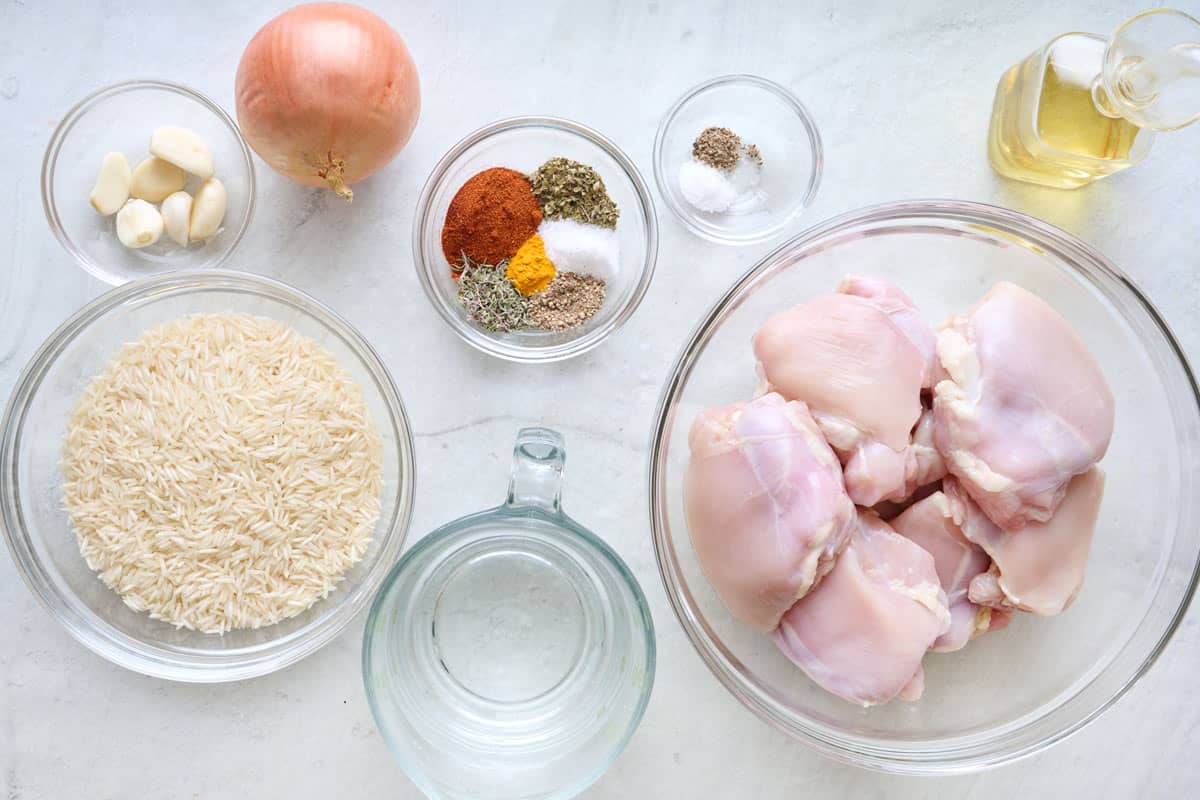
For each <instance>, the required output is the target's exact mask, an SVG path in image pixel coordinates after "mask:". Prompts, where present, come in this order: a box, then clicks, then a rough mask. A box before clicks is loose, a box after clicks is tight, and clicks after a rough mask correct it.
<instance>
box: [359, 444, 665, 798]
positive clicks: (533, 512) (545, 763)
mask: <svg viewBox="0 0 1200 800" xmlns="http://www.w3.org/2000/svg"><path fill="white" fill-rule="evenodd" d="M565 457H566V450H565V447H564V443H563V438H562V436H561V435H560V434H559V433H557V432H556V431H553V430H550V429H548V428H525V429H523V430H522V431H520V433H518V435H517V442H516V445H515V447H514V448H513V462H512V472H511V475H510V479H509V488H508V497H507V499H506V501H505V503H504V504H503V505H502V506H500V507H498V508H494V509H491V510H490V511H483V512H480V513H478V514H471V515H470V516H467V517H463V518H461V519H458V520H455V521H454V522H451V523H448V524H446V525H443V526H442V527H441V528H438V529H437V530H436V531H434V532H433V533H431V534H429V535H428V536H426V537H425V538H423V539H421V541H420V542H418V543H417V545H416V546H415V547H413V548H412V549H411V550H409V551H408V552H407V553H405V555H404V558H402V559H401V560H400V563H399V564H397V565H396V567H395V569H393V570H392V572H391V574H389V575H388V577H387V580H385V581H384V583H383V588H381V589H380V590H379V594H378V595H377V596H376V598H375V602H374V603H373V604H372V606H371V613H370V615H369V616H368V617H367V625H366V628H365V630H364V632H363V651H362V667H363V683H364V685H365V687H366V692H367V700H368V702H369V703H370V706H371V712H372V714H374V716H375V723H376V725H378V726H379V730H380V732H381V733H382V734H383V738H384V741H385V742H387V744H388V746H389V747H390V748H391V750H392V752H393V753H394V754H395V756H396V758H397V759H398V760H399V761H400V764H401V766H403V767H404V770H405V771H406V772H407V773H408V775H409V777H410V778H412V780H413V782H414V783H416V784H417V786H419V787H420V788H421V790H422V791H423V792H425V794H426V795H428V796H429V797H430V798H432V799H433V800H567V799H568V798H572V797H575V796H576V795H577V794H579V793H580V792H582V791H583V790H584V789H585V788H587V787H588V786H589V785H591V784H592V783H593V782H594V781H595V780H596V779H597V778H599V777H600V776H601V775H602V774H604V772H605V770H607V769H608V768H609V766H611V765H612V763H613V761H614V760H615V759H616V758H617V756H618V755H620V753H621V751H622V750H623V749H624V748H625V745H626V744H627V743H628V742H629V739H630V737H631V736H632V735H633V732H634V731H635V730H636V729H637V726H638V723H639V722H640V721H641V719H642V715H643V713H645V710H646V704H647V703H648V702H649V700H650V692H651V689H652V688H653V686H654V670H655V657H656V654H655V644H654V622H653V620H652V618H651V616H650V609H649V607H648V606H647V604H646V597H645V595H643V594H642V590H641V587H639V586H638V583H637V579H636V578H634V576H633V574H632V573H631V572H630V571H629V568H628V567H627V566H626V565H625V562H623V561H622V560H621V558H620V556H618V555H617V554H616V553H615V552H613V550H612V548H610V547H609V546H608V545H607V544H605V543H604V541H603V540H602V539H600V538H599V537H597V536H596V535H595V534H593V533H591V532H590V531H588V530H587V529H585V528H584V527H582V526H581V525H579V524H578V523H577V522H575V521H574V520H573V519H571V518H570V517H569V516H567V515H566V514H565V513H564V512H563V510H562V505H561V502H560V495H561V490H562V473H563V464H564V461H565Z"/></svg>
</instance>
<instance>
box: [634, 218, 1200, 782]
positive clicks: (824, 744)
mask: <svg viewBox="0 0 1200 800" xmlns="http://www.w3.org/2000/svg"><path fill="white" fill-rule="evenodd" d="M848 272H857V273H867V274H870V273H874V274H879V275H882V276H884V277H886V278H888V279H890V280H893V281H895V282H896V283H897V284H898V285H899V286H901V287H902V288H903V289H904V290H905V291H906V292H908V293H909V294H910V295H911V296H912V298H913V300H914V301H915V302H916V303H917V305H918V306H919V307H920V308H921V311H922V312H923V314H924V316H925V318H926V319H927V320H929V321H931V322H940V321H941V320H943V319H945V318H947V317H948V316H949V315H950V314H951V313H954V312H956V311H962V310H964V309H967V308H969V307H970V306H971V305H972V304H973V303H974V302H975V301H976V300H977V299H978V298H979V297H980V296H981V295H982V294H983V293H984V292H985V291H986V290H987V289H988V288H989V287H990V286H991V285H992V284H993V283H994V282H996V281H1000V280H1008V281H1013V282H1015V283H1017V284H1020V285H1021V286H1024V287H1025V288H1027V289H1030V290H1032V291H1034V292H1036V293H1037V294H1039V295H1040V296H1041V297H1043V298H1044V299H1046V300H1047V301H1048V302H1049V303H1050V304H1051V305H1053V306H1054V307H1055V308H1056V309H1058V311H1060V312H1061V313H1062V314H1063V315H1064V316H1065V317H1066V318H1067V319H1068V320H1069V321H1070V322H1071V323H1072V325H1073V326H1074V327H1075V330H1077V331H1079V332H1080V334H1081V335H1082V336H1083V337H1084V339H1085V340H1086V341H1087V343H1088V346H1089V347H1090V349H1091V351H1092V353H1093V354H1094V355H1095V356H1096V358H1097V360H1098V361H1099V363H1100V365H1101V367H1102V368H1103V370H1104V372H1105V374H1106V376H1107V378H1108V381H1109V383H1110V384H1111V386H1112V389H1113V392H1114V395H1115V397H1116V426H1115V431H1114V434H1113V438H1112V444H1111V446H1110V448H1109V450H1108V454H1107V457H1106V458H1105V459H1104V461H1103V462H1102V465H1103V467H1104V469H1105V471H1106V472H1107V476H1108V482H1107V491H1106V492H1105V495H1104V501H1103V506H1102V507H1101V510H1100V521H1099V523H1098V525H1097V529H1096V534H1095V541H1094V544H1093V548H1092V553H1091V557H1090V560H1089V562H1088V568H1087V577H1086V580H1085V581H1084V584H1083V588H1082V589H1081V591H1080V593H1079V596H1078V597H1077V598H1076V600H1075V602H1074V604H1073V605H1072V606H1071V608H1070V609H1069V610H1068V611H1067V612H1066V613H1064V614H1062V615H1060V616H1057V617H1050V618H1035V617H1033V616H1032V615H1026V614H1020V615H1018V619H1016V620H1014V621H1013V624H1012V625H1011V626H1010V628H1009V629H1008V630H1005V631H1001V632H998V633H995V634H991V635H988V636H985V637H982V638H981V639H978V640H976V641H973V642H971V643H970V644H969V645H968V646H967V647H966V648H965V649H963V650H961V651H959V652H957V653H951V654H936V653H930V654H929V655H928V656H927V657H926V659H925V676H926V679H925V683H926V689H925V695H924V697H923V698H922V699H921V700H920V701H918V702H916V703H905V702H903V701H898V700H897V701H893V702H892V703H889V704H886V705H882V706H875V707H871V708H868V709H864V708H860V707H857V706H855V705H852V704H850V703H848V702H846V701H844V700H841V699H839V698H837V697H834V696H833V695H831V694H828V693H827V692H825V691H824V690H822V689H820V688H818V687H817V686H816V685H815V684H813V683H812V682H811V681H809V680H808V678H807V677H806V676H805V675H804V674H803V673H802V672H800V671H799V669H798V668H796V667H795V666H793V665H792V664H791V662H789V661H788V660H787V659H786V658H785V657H784V656H783V655H782V654H781V653H779V652H778V651H777V650H776V648H775V646H774V645H773V644H772V642H771V640H770V639H769V637H767V636H766V635H763V634H758V633H755V632H754V631H751V630H749V629H748V628H745V627H743V626H742V625H740V624H738V623H737V622H735V621H734V619H733V618H732V617H731V616H730V615H729V613H728V612H727V611H726V610H725V608H724V607H723V606H722V605H721V602H720V601H719V600H718V599H717V597H716V595H715V594H714V593H713V590H712V588H711V587H710V586H709V584H708V582H707V580H706V579H705V578H704V575H703V574H702V572H701V571H700V567H699V564H698V563H697V559H696V555H695V552H694V550H693V548H692V545H691V541H690V538H689V536H688V531H687V525H686V521H685V518H684V513H683V499H682V480H683V474H684V470H685V468H686V465H687V460H688V444H687V433H688V427H689V426H690V425H691V423H692V420H693V419H694V418H695V417H696V415H697V413H699V412H700V410H701V409H703V408H706V407H708V406H713V405H725V404H728V403H732V402H735V401H738V400H745V399H749V398H750V397H751V396H752V395H753V392H754V389H755V383H756V376H755V363H754V356H753V353H752V352H751V347H750V338H751V336H752V335H753V333H754V332H755V330H756V329H757V328H758V326H759V325H760V324H761V323H762V322H763V320H765V319H766V318H767V316H768V315H770V314H773V313H775V312H777V311H780V310H782V309H785V308H787V307H790V306H791V305H794V304H795V303H797V302H800V301H803V300H806V299H808V298H811V297H813V296H815V295H817V294H820V293H826V292H829V291H832V290H833V289H834V287H835V286H836V285H837V283H838V281H839V280H840V279H841V277H842V276H843V275H844V274H845V273H848ZM1198 403H1200V398H1198V396H1197V387H1196V383H1195V380H1194V378H1193V375H1192V372H1191V369H1190V368H1189V366H1188V364H1187V362H1186V360H1185V358H1184V356H1183V353H1182V352H1181V350H1180V348H1179V345H1178V343H1177V342H1176V341H1175V339H1174V337H1173V336H1172V335H1171V332H1170V331H1169V330H1168V329H1167V326H1166V325H1165V323H1164V322H1163V321H1162V319H1161V318H1160V317H1159V315H1158V313H1157V312H1156V311H1155V310H1154V307H1153V306H1152V305H1151V304H1150V302H1149V301H1148V300H1147V299H1146V298H1145V297H1144V296H1143V295H1142V294H1141V292H1140V291H1139V290H1138V289H1137V287H1135V286H1134V285H1133V284H1132V283H1131V282H1130V281H1129V279H1128V278H1126V277H1125V276H1124V275H1123V274H1122V273H1121V272H1120V271H1119V270H1118V269H1117V268H1116V267H1115V266H1113V264H1112V263H1110V262H1109V261H1108V260H1107V259H1106V258H1105V257H1104V256H1102V255H1101V254H1099V253H1098V252H1096V251H1095V250H1093V249H1092V248H1091V247H1089V246H1088V245H1086V244H1084V243H1083V242H1081V241H1079V240H1078V239H1076V238H1074V237H1073V236H1071V235H1069V234H1067V233H1064V232H1063V231H1061V230H1058V229H1057V228H1054V227H1052V226H1050V225H1048V224H1046V223H1044V222H1041V221H1039V220H1036V219H1033V218H1031V217H1028V216H1026V215H1024V214H1020V213H1018V212H1015V211H1009V210H1006V209H1001V208H995V207H992V206H986V205H981V204H977V203H966V202H952V201H915V202H905V203H894V204H888V205H882V206H877V207H874V208H868V209H866V210H862V211H856V212H852V213H850V214H846V215H844V216H840V217H838V218H836V219H833V220H831V221H829V222H826V223H823V224H821V225H818V226H817V227H815V228H813V229H811V230H809V231H807V232H805V233H803V234H801V235H800V236H798V237H796V238H794V239H792V240H790V241H788V242H787V243H786V244H784V245H783V246H782V247H780V248H779V249H777V250H776V251H775V252H773V253H771V254H770V255H768V256H767V257H766V258H764V259H763V260H762V261H761V262H760V263H759V264H758V265H757V266H756V267H754V268H753V269H752V270H750V271H749V272H747V273H746V275H744V276H743V277H742V278H741V279H740V280H739V281H738V282H737V283H736V284H735V285H734V286H733V287H732V288H731V289H730V290H729V291H728V292H727V293H726V294H725V296H724V297H723V298H722V299H721V300H720V301H719V302H718V303H717V304H716V305H715V306H714V307H713V309H712V310H711V311H710V312H709V313H708V315H707V316H706V317H704V319H703V320H702V321H701V323H700V325H699V327H698V328H697V329H696V331H695V333H694V334H693V335H692V338H691V340H690V341H689V342H688V344H687V346H686V347H685V348H684V350H683V353H682V355H681V356H680V357H679V360H678V362H677V363H676V365H675V368H674V370H673V372H672V373H671V375H670V377H669V378H668V380H667V383H666V387H665V389H664V392H663V396H662V400H661V405H660V407H659V413H658V420H657V424H656V428H655V431H654V436H653V450H652V453H651V459H650V476H649V477H650V511H651V516H652V523H653V536H654V545H655V551H656V555H657V558H658V565H659V570H660V572H661V574H662V578H663V581H664V583H665V585H666V590H667V594H668V596H669V598H670V600H671V603H672V605H673V606H674V609H675V613H676V615H677V616H678V617H679V621H680V623H681V624H682V625H683V628H684V630H685V631H686V633H687V635H688V637H689V638H690V639H691V641H692V644H693V645H694V646H695V647H696V649H697V651H699V653H700V655H701V657H702V658H703V660H704V661H705V662H706V663H707V664H708V666H709V668H710V669H711V670H712V672H713V674H715V675H716V676H717V678H718V679H719V680H720V681H721V683H723V684H724V685H725V687H726V688H727V689H729V691H730V692H732V693H733V694H734V695H735V696H736V697H737V698H738V699H739V700H741V701H742V703H744V704H745V705H746V706H747V707H749V708H750V709H751V710H753V711H754V712H755V713H756V714H758V715H759V716H760V717H761V718H763V719H764V720H766V721H768V722H770V723H771V724H773V725H775V726H776V727H778V728H779V729H780V730H783V731H785V732H786V733H789V734H791V735H792V736H794V737H796V738H797V739H800V740H801V741H802V742H804V743H806V744H808V745H810V746H812V747H814V748H816V749H817V750H819V751H821V752H823V753H825V754H827V755H831V756H833V757H835V758H838V759H840V760H842V761H846V762H849V763H853V764H857V765H860V766H865V767H871V768H875V769H881V770H886V771H892V772H904V773H917V774H944V773H954V772H969V771H974V770H978V769H982V768H985V767H991V766H995V765H998V764H1002V763H1005V762H1008V761H1012V760H1014V759H1017V758H1020V757H1023V756H1027V755H1031V754H1033V753H1036V752H1038V751H1041V750H1043V749H1044V748H1046V747H1048V746H1049V745H1050V744H1052V743H1054V742H1056V741H1059V740H1061V739H1062V738H1064V737H1065V736H1067V735H1069V734H1071V733H1072V732H1074V731H1076V730H1078V729H1080V728H1081V727H1082V726H1083V725H1085V724H1086V723H1087V722H1089V721H1090V720H1092V719H1094V718H1095V717H1096V716H1097V715H1099V714H1100V713H1101V712H1102V711H1104V710H1105V709H1106V708H1107V707H1108V706H1110V705H1111V704H1112V703H1113V702H1115V701H1116V700H1117V698H1119V697H1120V696H1121V695H1122V694H1124V693H1125V692H1126V691H1127V690H1128V689H1129V688H1130V687H1131V686H1132V685H1133V684H1134V683H1135V682H1136V681H1137V680H1138V678H1139V677H1141V676H1142V674H1144V673H1145V671H1146V670H1147V669H1148V668H1149V667H1150V665H1151V664H1152V663H1153V662H1154V660H1155V659H1156V658H1157V657H1158V655H1159V654H1160V653H1161V652H1162V650H1163V648H1164V647H1165V646H1166V644H1167V641H1168V640H1169V639H1170V637H1171V635H1172V633H1173V632H1174V631H1175V629H1176V626H1177V625H1178V624H1179V621H1180V619H1181V618H1182V616H1183V613H1184V611H1185V609H1186V607H1187V605H1188V602H1189V600H1190V598H1191V597H1192V593H1193V591H1194V589H1195V586H1196V580H1197V568H1198V564H1200V497H1198V496H1197V494H1196V491H1195V486H1196V485H1197V481H1200V406H1198Z"/></svg>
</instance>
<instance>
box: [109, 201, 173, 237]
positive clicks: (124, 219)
mask: <svg viewBox="0 0 1200 800" xmlns="http://www.w3.org/2000/svg"><path fill="white" fill-rule="evenodd" d="M162 232H163V218H162V215H161V214H159V213H158V209H157V208H155V207H154V206H152V205H150V204H149V203H147V202H146V201H145V200H130V201H129V202H128V203H126V204H125V205H123V206H121V210H120V211H118V212H117V238H118V239H120V240H121V244H123V245H125V246H126V247H132V248H135V249H136V248H139V247H146V246H147V245H151V244H154V243H155V242H157V241H158V237H160V236H162Z"/></svg>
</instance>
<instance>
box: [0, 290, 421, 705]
mask: <svg viewBox="0 0 1200 800" xmlns="http://www.w3.org/2000/svg"><path fill="white" fill-rule="evenodd" d="M203 312H241V313H249V314H258V315H261V316H266V317H271V318H273V319H277V320H279V321H281V322H285V323H287V324H288V325H290V326H292V327H293V328H294V329H295V330H296V331H297V332H299V333H300V334H302V335H304V336H307V337H309V338H311V339H313V340H315V341H316V342H318V343H320V344H321V345H323V346H324V347H325V348H327V349H328V350H329V352H331V353H332V354H333V355H334V357H335V358H336V359H337V361H338V363H339V364H340V365H341V366H342V367H343V368H344V369H345V370H346V371H347V372H348V373H349V374H350V376H351V377H352V378H353V379H354V380H355V381H356V382H357V383H358V384H359V385H360V386H361V387H362V389H363V396H364V398H365V400H366V402H367V406H368V408H369V409H370V411H371V415H372V417H373V418H374V420H375V424H376V426H377V428H378V429H379V433H380V436H381V438H382V440H383V491H382V495H381V498H382V510H381V513H380V518H379V522H378V524H377V525H376V528H375V533H374V538H373V540H372V542H371V544H370V547H369V548H368V550H367V552H366V555H364V556H363V558H362V560H361V561H359V562H358V563H357V564H355V565H354V566H353V567H352V568H351V569H350V570H349V571H348V572H347V573H346V574H345V576H344V577H343V579H342V581H341V582H340V583H339V584H338V585H337V586H336V587H335V588H334V590H333V592H331V593H330V594H329V596H328V597H326V598H325V599H323V600H319V601H318V602H317V603H316V604H314V605H313V606H312V607H311V608H309V609H308V610H307V611H305V612H303V613H302V614H299V615H297V616H295V617H292V618H290V619H286V620H283V621H281V622H279V623H277V624H275V625H270V626H267V627H263V628H259V629H257V630H234V631H230V632H229V633H226V634H224V635H223V636H217V635H213V634H205V633H199V632H196V631H190V630H187V629H182V628H181V629H176V628H175V627H173V626H172V625H170V624H169V623H166V622H162V621H158V620H152V619H150V617H149V616H148V615H147V614H144V613H138V612H136V611H133V610H131V609H130V608H129V607H128V606H126V605H125V603H124V602H123V601H122V600H121V598H120V597H119V596H118V595H117V594H116V592H114V591H112V590H111V589H109V588H108V587H107V586H105V585H104V584H103V583H102V582H101V581H100V578H99V577H98V576H97V575H96V573H95V572H93V571H92V570H91V569H89V568H88V566H87V564H86V563H85V562H84V560H83V557H82V556H81V555H80V553H79V548H78V546H77V544H76V541H75V533H74V531H73V529H72V527H71V523H70V520H69V519H68V517H67V513H66V511H65V510H64V508H63V494H62V479H61V473H60V471H59V456H60V453H61V451H62V441H63V435H64V433H65V432H66V426H67V420H68V418H69V416H70V414H71V411H72V409H73V407H74V405H75V402H76V401H77V399H78V398H79V395H80V393H81V392H82V391H83V389H84V387H86V386H87V384H88V383H89V382H90V381H91V379H92V378H93V377H94V376H95V375H96V374H97V373H99V372H100V371H102V370H103V368H104V366H105V364H107V362H108V361H109V359H111V358H112V356H113V355H114V354H115V353H116V351H117V350H118V349H119V348H120V346H121V345H122V344H124V343H126V342H129V341H132V340H133V339H136V338H137V336H138V335H139V334H141V333H142V332H143V331H144V330H145V329H146V328H148V327H150V326H152V325H156V324H159V323H162V322H166V321H168V320H171V319H177V318H179V317H183V316H187V315H189V314H194V313H203ZM413 476H414V469H413V444H412V435H411V433H410V430H409V424H408V419H407V417H406V416H405V413H404V404H403V403H402V401H401V399H400V395H399V393H398V392H397V391H396V387H395V385H394V384H393V383H392V379H391V377H390V376H389V375H388V372H387V369H386V368H385V367H384V365H383V363H382V362H381V361H380V360H379V357H378V356H377V355H376V354H375V352H374V351H373V350H372V349H371V346H370V345H369V344H367V342H366V341H365V340H363V338H362V336H361V335H359V334H358V333H357V332H356V331H355V330H354V329H353V328H352V327H351V326H350V325H349V324H348V323H347V322H346V321H345V320H343V319H341V318H340V317H338V316H337V315H336V314H334V313H333V312H332V311H330V310H329V309H328V308H326V307H325V306H323V305H321V304H320V303H318V302H317V301H316V300H313V299H312V298H311V297H308V296H307V295H305V294H302V293H301V292H299V291H297V290H296V289H292V288H291V287H289V286H286V285H284V284H282V283H279V282H277V281H273V280H269V279H267V278H261V277H258V276H253V275H247V274H244V273H237V272H218V273H213V272H209V273H189V272H182V273H180V272H176V273H170V274H166V275H159V276H155V277H151V278H145V279H143V280H141V281H138V282H135V283H130V284H128V285H126V286H122V287H120V288H118V289H113V290H112V291H110V292H108V293H107V294H105V295H103V296H101V297H99V298H97V299H96V300H94V301H93V302H91V303H89V304H88V305H87V306H85V307H84V308H83V309H81V310H80V311H78V312H77V313H76V314H75V315H74V316H72V317H71V318H70V319H68V320H67V321H66V322H64V323H63V324H62V325H61V326H59V328H58V330H56V331H55V332H54V333H53V334H51V335H50V338H49V339H47V340H46V342H45V343H44V344H43V345H42V346H41V347H40V348H39V349H38V351H37V353H35V354H34V356H33V358H32V359H31V360H30V362H29V364H28V365H27V366H26V367H25V370H24V371H23V372H22V373H21V376H20V378H19V379H18V380H17V384H16V389H15V390H14V391H13V395H12V399H11V400H10V401H9V404H8V408H7V410H6V411H5V414H4V419H3V422H2V423H0V520H2V522H3V524H2V526H0V527H2V528H3V534H4V538H5V540H6V541H7V543H8V549H9V552H10V553H11V554H12V558H13V561H14V562H15V563H16V565H17V570H18V571H19V572H20V573H21V576H22V577H23V578H24V579H25V582H26V584H28V586H29V588H30V589H31V590H32V591H33V593H34V595H35V596H36V597H37V598H38V600H40V601H41V603H42V604H43V605H44V606H46V608H47V609H49V611H50V612H51V614H53V616H54V617H55V618H56V619H57V620H58V621H59V622H61V623H62V624H63V626H64V627H65V628H66V629H67V631H68V632H69V633H70V634H71V635H72V636H74V637H75V638H76V639H77V640H78V641H79V642H80V643H82V644H83V645H84V646H86V647H88V648H89V649H90V650H92V651H93V652H95V653H97V654H98V655H101V656H103V657H104V658H107V659H108V660H109V661H112V662H113V663H115V664H118V665H120V666H122V667H125V668H127V669H131V670H134V671H135V672H140V673H143V674H145V675H153V676H155V677H159V678H166V679H168V680H177V681H188V682H197V683H211V682H219V681H232V680H240V679H243V678H251V677H254V676H256V675H263V674H266V673H268V672H272V671H274V670H277V669H281V668H282V667H285V666H287V665H288V664H291V663H293V662H295V661H297V660H299V659H301V658H303V657H305V656H307V655H309V654H310V653H313V652H315V651H316V650H317V649H319V648H320V647H321V646H322V645H324V644H325V643H327V642H329V641H330V640H331V639H333V637H334V636H336V635H337V634H338V632H339V631H341V630H342V629H343V628H345V627H346V625H348V624H349V623H350V621H351V620H352V619H353V618H354V616H355V615H356V614H357V613H358V612H359V611H360V610H362V609H363V608H364V607H365V606H366V605H367V604H368V603H369V602H370V600H371V597H372V595H373V594H374V592H375V589H376V588H377V587H378V586H379V584H380V582H381V581H382V580H383V578H384V575H385V574H386V573H387V571H388V569H389V568H390V567H391V566H392V564H394V563H395V562H396V559H397V558H399V556H400V551H401V548H402V547H403V545H404V537H405V534H406V532H407V530H408V522H409V517H410V516H411V513H412V503H413Z"/></svg>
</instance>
